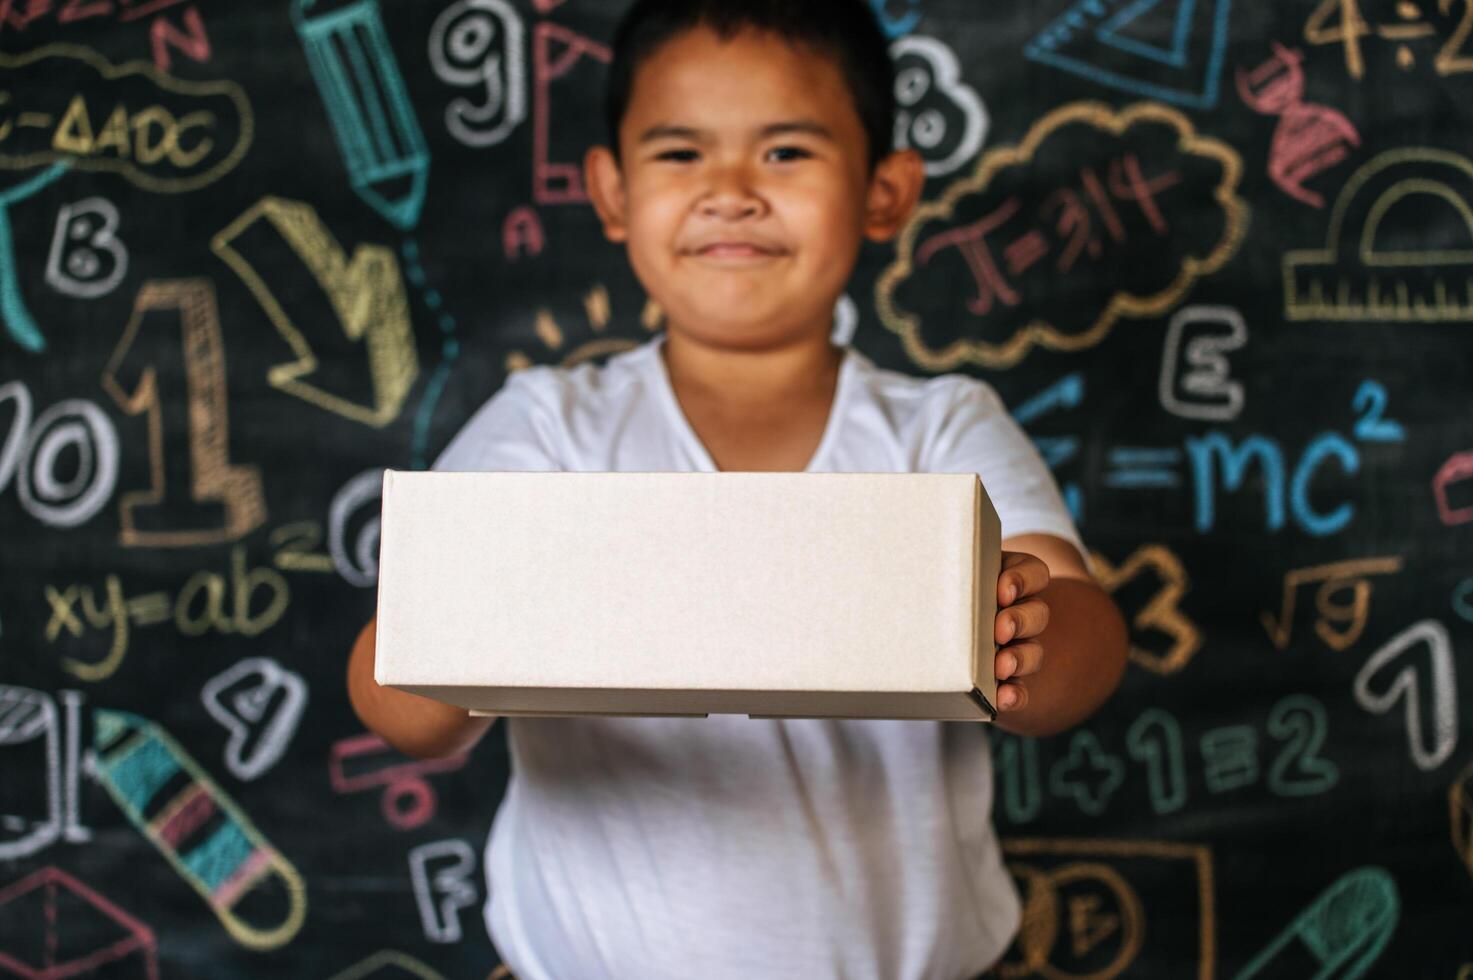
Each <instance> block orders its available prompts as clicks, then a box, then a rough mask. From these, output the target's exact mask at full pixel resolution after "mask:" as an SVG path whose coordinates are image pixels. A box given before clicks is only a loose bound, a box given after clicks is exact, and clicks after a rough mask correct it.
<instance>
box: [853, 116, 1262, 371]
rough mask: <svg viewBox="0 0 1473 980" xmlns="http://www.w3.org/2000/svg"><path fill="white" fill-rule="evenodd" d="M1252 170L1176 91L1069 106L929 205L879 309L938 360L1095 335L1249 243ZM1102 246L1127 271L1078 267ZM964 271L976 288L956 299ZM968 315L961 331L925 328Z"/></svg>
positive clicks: (926, 360)
mask: <svg viewBox="0 0 1473 980" xmlns="http://www.w3.org/2000/svg"><path fill="white" fill-rule="evenodd" d="M1040 173H1046V174H1048V176H1047V177H1043V178H1041V177H1039V176H1038V175H1039V174H1040ZM1241 173H1242V164H1241V161H1240V159H1239V157H1238V154H1237V152H1236V151H1235V150H1233V149H1232V148H1231V147H1229V146H1228V145H1227V144H1225V143H1222V142H1221V141H1218V140H1215V139H1211V138H1209V137H1203V136H1199V135H1198V134H1197V133H1196V130H1195V129H1194V128H1193V126H1192V124H1191V122H1190V121H1189V120H1188V119H1187V118H1186V117H1185V116H1183V115H1182V114H1181V113H1180V112H1178V111H1177V110H1175V109H1171V108H1169V107H1167V106H1163V105H1159V104H1155V103H1139V104H1136V105H1133V106H1131V107H1129V108H1127V109H1125V110H1123V111H1120V112H1116V111H1114V110H1112V109H1111V108H1110V107H1108V106H1106V105H1104V104H1102V103H1098V102H1076V103H1070V104H1068V105H1065V106H1062V107H1060V108H1058V109H1055V110H1054V111H1052V112H1050V113H1049V114H1048V115H1046V116H1044V117H1043V118H1042V119H1040V120H1039V121H1038V122H1037V123H1035V124H1034V125H1033V127H1032V128H1031V129H1030V130H1029V132H1028V135H1027V136H1026V137H1025V138H1024V140H1023V142H1022V143H1021V144H1018V145H1016V146H1004V147H997V148H994V149H991V150H989V151H987V152H986V153H984V154H983V155H982V157H981V158H980V159H979V160H978V162H977V165H976V167H975V169H974V170H973V172H972V173H971V174H970V175H969V176H964V177H962V178H961V179H959V180H957V181H956V182H955V183H953V184H952V185H951V186H950V187H948V188H947V189H946V191H945V192H944V193H943V194H942V196H941V197H940V199H938V200H936V201H934V202H931V203H926V204H922V205H921V206H920V207H919V208H917V209H916V211H915V213H914V214H913V215H912V217H911V219H910V221H909V222H908V223H907V224H906V226H905V228H904V229H903V230H902V232H901V234H900V236H899V240H898V242H897V244H896V257H895V260H894V261H893V262H892V263H891V264H890V266H889V267H888V268H886V270H885V271H884V273H883V274H882V275H881V276H880V278H879V280H878V281H877V283H876V286H875V305H876V308H877V310H878V312H879V315H880V319H881V320H882V321H883V322H884V324H885V325H886V326H887V327H888V328H889V329H890V330H892V331H894V332H895V333H896V334H898V335H899V336H900V337H901V339H902V341H903V344H904V347H905V351H906V354H907V355H908V357H909V358H910V359H911V361H912V362H913V363H915V364H916V365H917V366H918V367H920V368H923V369H925V370H927V371H933V372H935V371H950V370H953V369H955V368H957V367H959V366H960V365H962V364H966V363H971V364H976V365H979V366H982V367H988V368H1008V367H1012V366H1014V365H1016V364H1017V363H1018V362H1019V361H1021V360H1022V359H1023V357H1025V356H1026V355H1027V354H1028V352H1029V351H1030V350H1032V348H1033V347H1034V346H1040V347H1044V348H1046V349H1049V350H1057V351H1080V350H1085V349H1087V348H1090V347H1093V346H1095V345H1096V344H1098V343H1099V342H1100V341H1101V340H1103V339H1104V337H1105V336H1106V335H1107V334H1108V333H1109V331H1110V329H1111V328H1112V327H1113V326H1114V324H1115V323H1116V322H1117V321H1118V320H1119V319H1120V318H1121V317H1131V318H1137V319H1139V318H1144V317H1152V316H1157V315H1159V314H1161V313H1164V312H1165V311H1166V310H1168V309H1171V308H1172V307H1174V306H1175V305H1176V304H1177V303H1178V302H1179V301H1180V300H1181V298H1182V297H1183V296H1185V295H1186V293H1187V291H1188V290H1190V289H1191V287H1192V286H1193V285H1194V284H1195V283H1196V282H1197V280H1198V279H1200V278H1201V277H1203V276H1206V275H1209V274H1211V273H1213V272H1216V271H1217V270H1218V269H1219V268H1221V267H1222V265H1223V264H1224V263H1226V262H1227V261H1228V259H1230V258H1231V257H1232V256H1233V255H1234V254H1235V253H1236V252H1237V250H1238V247H1239V245H1240V243H1241V241H1242V238H1243V235H1244V232H1245V229H1246V223H1247V217H1248V208H1247V205H1246V204H1245V203H1244V202H1243V201H1242V199H1241V198H1240V197H1239V196H1238V183H1239V178H1240V176H1241ZM1188 215H1190V218H1188ZM1050 258H1052V259H1053V261H1051V262H1045V261H1044V260H1045V259H1050ZM1097 262H1100V263H1108V268H1109V269H1111V270H1114V271H1113V272H1111V273H1109V274H1108V275H1104V276H1101V275H1089V276H1087V277H1084V278H1082V279H1073V278H1071V276H1070V273H1071V272H1074V271H1075V270H1076V269H1079V270H1092V269H1093V263H1097ZM963 282H970V283H971V284H972V286H973V289H974V291H975V294H974V295H970V296H967V298H966V299H965V300H964V301H963V302H957V298H958V297H959V296H965V295H966V292H964V288H963V287H962V286H961V283H963ZM959 322H960V323H961V324H962V326H961V328H960V332H961V333H962V334H963V336H962V337H960V338H955V339H948V338H946V337H940V336H938V337H935V338H931V337H928V336H926V329H925V328H926V326H927V325H928V324H936V326H935V327H933V328H932V329H933V331H940V330H943V329H944V330H945V331H946V332H947V333H948V334H950V335H954V334H955V333H956V332H957V331H958V328H957V324H958V323H959Z"/></svg>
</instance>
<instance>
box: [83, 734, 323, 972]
mask: <svg viewBox="0 0 1473 980" xmlns="http://www.w3.org/2000/svg"><path fill="white" fill-rule="evenodd" d="M93 748H94V750H95V751H96V752H97V762H96V765H95V767H94V769H95V774H96V777H97V780H98V782H99V783H101V784H102V787H103V788H104V789H105V790H107V792H108V795H110V796H111V797H112V798H113V801H114V802H116V803H117V805H118V807H119V808H120V809H121V810H122V811H123V813H124V815H126V816H127V818H128V821H129V822H130V823H131V824H133V826H134V827H135V828H136V829H137V830H138V831H139V832H140V833H142V834H143V835H144V836H145V837H147V838H148V840H149V842H150V843H151V844H153V846H154V847H155V848H157V849H158V852H159V853H160V854H162V855H163V856H164V859H165V860H167V861H168V862H169V864H170V865H171V866H172V867H173V868H174V870H175V871H176V872H177V873H178V874H179V877H181V878H183V879H184V880H185V881H186V882H187V883H188V884H189V886H190V887H191V888H193V889H194V890H195V891H196V892H198V893H199V895H200V897H201V898H203V899H204V900H205V903H206V904H207V905H209V907H210V911H212V912H214V913H215V916H216V918H218V919H219V920H220V924H221V925H223V926H224V927H225V929H226V931H227V932H229V933H230V935H231V937H232V938H233V939H234V940H235V941H236V942H238V943H240V944H241V945H242V946H246V947H248V948H250V949H256V950H268V949H276V948H277V947H279V946H282V945H285V944H286V943H288V942H290V941H291V940H292V937H293V936H295V935H296V934H297V931H298V930H299V929H301V927H302V922H303V920H304V919H305V918H306V915H307V891H306V885H305V883H304V882H303V881H302V877H301V875H299V874H298V873H297V869H296V868H295V867H293V866H292V864H291V862H290V861H288V860H287V859H286V858H285V857H283V856H282V854H281V852H280V851H278V850H277V849H276V848H275V847H273V846H272V845H271V843H270V842H269V841H267V840H266V838H265V837H263V836H262V835H261V832H260V831H258V830H257V829H256V827H255V825H254V824H253V823H251V820H250V818H249V817H247V816H246V815H245V814H244V813H243V812H242V811H241V809H240V808H239V807H238V806H236V805H235V802H234V801H233V800H231V799H230V797H229V796H227V795H226V794H225V792H224V791H223V790H222V789H220V787H219V786H218V785H216V784H215V782H214V780H212V779H211V778H210V777H209V775H207V774H206V773H205V771H204V770H203V769H201V768H200V767H199V764H198V763H196V762H195V761H194V759H193V758H191V757H190V755H189V753H187V752H185V751H184V748H183V747H182V746H181V745H180V744H179V743H178V742H176V741H175V740H174V738H173V737H172V736H171V735H169V733H168V732H166V731H164V729H163V728H162V727H161V726H160V725H158V724H157V723H156V722H152V721H149V720H148V719H147V718H143V717H140V716H138V715H134V714H129V713H127V712H123V711H112V710H108V709H101V708H99V709H96V710H94V711H93ZM181 773H182V774H185V775H187V776H188V777H189V782H188V783H187V784H186V785H184V786H183V787H182V788H180V789H178V790H177V792H174V794H173V795H172V796H169V797H168V798H167V799H162V798H160V797H163V796H164V795H165V794H164V793H163V792H162V791H164V790H165V789H166V788H171V787H174V786H176V785H177V784H178V780H177V779H176V778H175V777H176V776H178V775H179V774H181ZM220 818H223V819H220ZM273 885H275V886H277V887H276V888H275V894H272V895H270V897H271V898H274V899H279V901H278V902H276V903H274V904H276V905H279V906H281V908H280V918H279V919H278V920H276V921H259V920H257V921H247V920H246V919H245V918H243V917H242V916H241V915H240V914H239V913H237V912H236V906H237V905H239V904H241V902H242V900H243V899H245V898H246V897H247V896H250V895H253V894H254V895H257V896H262V897H263V898H262V900H261V901H254V902H252V903H251V908H252V912H253V914H256V915H259V914H261V913H262V912H263V911H265V910H266V909H264V908H263V906H265V907H267V908H269V904H270V903H267V902H266V901H265V900H264V896H266V895H267V894H268V893H269V892H270V891H271V890H272V886H273Z"/></svg>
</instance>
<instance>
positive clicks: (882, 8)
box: [869, 0, 921, 39]
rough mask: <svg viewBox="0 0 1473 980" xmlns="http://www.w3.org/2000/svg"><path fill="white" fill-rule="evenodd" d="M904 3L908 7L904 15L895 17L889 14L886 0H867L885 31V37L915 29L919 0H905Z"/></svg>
mask: <svg viewBox="0 0 1473 980" xmlns="http://www.w3.org/2000/svg"><path fill="white" fill-rule="evenodd" d="M906 3H907V6H908V7H909V8H910V9H909V11H908V12H907V13H906V14H905V16H903V17H900V18H898V19H897V18H894V17H891V16H890V11H889V10H888V9H887V8H888V7H889V3H888V2H887V0H869V5H870V7H871V8H873V10H874V12H875V19H876V20H878V21H879V22H880V27H881V28H882V29H883V30H884V31H885V37H887V38H891V39H893V38H897V37H899V36H900V35H902V34H909V33H910V32H911V31H913V30H915V26H916V24H918V23H920V20H921V12H920V9H919V7H920V0H906Z"/></svg>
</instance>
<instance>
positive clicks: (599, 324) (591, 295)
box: [505, 283, 665, 374]
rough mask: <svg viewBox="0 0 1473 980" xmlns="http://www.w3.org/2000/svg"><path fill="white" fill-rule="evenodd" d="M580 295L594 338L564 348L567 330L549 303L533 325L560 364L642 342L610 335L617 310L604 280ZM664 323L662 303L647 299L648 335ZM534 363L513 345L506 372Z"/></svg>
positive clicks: (643, 322) (643, 315) (643, 316)
mask: <svg viewBox="0 0 1473 980" xmlns="http://www.w3.org/2000/svg"><path fill="white" fill-rule="evenodd" d="M580 298H581V301H582V302H581V305H582V307H583V310H582V312H583V315H584V319H585V322H586V323H587V324H588V330H589V331H590V332H591V333H592V334H593V337H592V339H590V340H587V341H584V342H582V343H579V344H577V345H576V346H574V347H573V348H572V349H571V350H567V351H565V350H564V348H565V347H567V346H568V343H569V342H568V337H567V331H565V330H564V329H563V327H562V324H561V323H559V322H558V320H557V318H556V317H555V316H553V313H552V310H551V309H550V308H548V307H546V306H543V307H539V308H538V310H537V313H536V316H535V319H534V321H533V324H532V333H533V335H534V336H535V337H536V338H537V339H538V340H539V341H541V342H542V346H543V348H544V349H545V350H547V351H548V352H551V353H556V354H559V355H560V361H559V363H560V364H561V365H562V366H564V367H572V366H573V365H575V364H581V363H583V362H584V361H587V360H593V359H596V358H601V357H607V356H612V355H614V354H617V353H621V352H623V351H627V350H632V349H634V348H635V347H637V346H638V345H639V344H640V343H641V342H642V341H640V340H638V339H631V338H627V337H610V336H607V333H608V329H609V325H610V323H611V322H612V320H613V316H614V309H613V304H612V301H611V300H610V299H609V290H608V287H606V286H604V285H603V284H602V283H595V284H594V285H593V286H592V288H590V289H589V290H588V292H586V293H584V294H583V295H582V297H580ZM664 322H665V311H664V310H662V309H660V304H658V303H656V302H655V301H654V300H653V299H646V300H645V304H644V308H643V309H642V310H641V311H640V314H639V324H640V326H641V327H643V328H644V330H645V332H646V333H648V334H652V333H654V332H655V331H656V330H658V329H660V327H661V326H663V325H664ZM533 363H534V361H533V359H532V357H531V356H530V355H529V354H527V352H526V351H524V350H521V349H519V348H514V349H513V350H512V351H511V352H510V353H508V354H507V355H506V361H505V366H506V372H507V374H511V373H512V372H513V371H520V370H521V369H522V368H525V367H530V366H531V365H532V364H533Z"/></svg>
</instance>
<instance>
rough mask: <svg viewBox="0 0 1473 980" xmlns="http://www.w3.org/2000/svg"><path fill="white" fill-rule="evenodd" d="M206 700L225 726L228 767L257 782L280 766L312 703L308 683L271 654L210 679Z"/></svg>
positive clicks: (202, 694)
mask: <svg viewBox="0 0 1473 980" xmlns="http://www.w3.org/2000/svg"><path fill="white" fill-rule="evenodd" d="M200 701H201V702H202V703H203V704H204V706H205V710H206V711H208V712H209V713H210V717H211V718H214V719H215V720H216V721H218V722H219V723H220V724H221V725H223V726H224V727H225V730H226V731H228V732H229V733H230V741H229V742H228V743H227V744H226V746H225V767H226V768H227V769H229V770H230V772H231V774H232V775H234V776H235V778H237V779H242V780H252V779H255V778H257V777H258V776H260V775H261V774H263V773H265V772H266V771H268V770H269V769H270V768H271V767H272V766H274V765H276V763H277V761H278V760H279V759H280V758H281V756H282V754H283V753H285V752H286V748H287V745H288V744H289V743H290V742H291V740H292V736H293V735H294V734H296V731H297V724H298V723H299V722H300V721H301V720H302V711H303V710H304V709H305V708H306V707H307V684H306V682H305V681H303V680H302V678H301V677H300V676H299V675H298V674H295V673H293V672H291V671H289V670H286V669H284V668H282V667H281V666H280V665H279V664H278V663H276V661H274V660H272V659H270V658H269V657H248V658H246V659H245V660H242V661H240V662H239V663H237V664H236V665H235V666H233V667H231V668H230V669H229V670H226V671H224V672H222V673H220V674H217V675H215V676H214V677H212V678H210V679H209V680H208V681H206V682H205V686H204V687H203V688H202V689H201V690H200Z"/></svg>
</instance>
